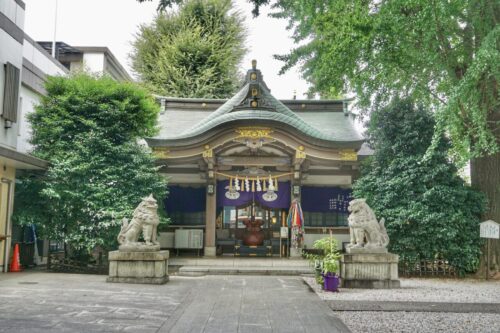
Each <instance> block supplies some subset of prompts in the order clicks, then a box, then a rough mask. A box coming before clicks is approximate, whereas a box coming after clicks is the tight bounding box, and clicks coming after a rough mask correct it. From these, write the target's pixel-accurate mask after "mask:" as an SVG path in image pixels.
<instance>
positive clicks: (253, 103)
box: [250, 101, 258, 108]
mask: <svg viewBox="0 0 500 333" xmlns="http://www.w3.org/2000/svg"><path fill="white" fill-rule="evenodd" d="M250 105H251V106H252V107H253V108H256V107H257V105H258V104H257V101H252V102H251V103H250Z"/></svg>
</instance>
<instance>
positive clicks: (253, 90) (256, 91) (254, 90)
mask: <svg viewBox="0 0 500 333" xmlns="http://www.w3.org/2000/svg"><path fill="white" fill-rule="evenodd" d="M258 94H259V91H258V90H257V89H256V88H252V96H257V95H258Z"/></svg>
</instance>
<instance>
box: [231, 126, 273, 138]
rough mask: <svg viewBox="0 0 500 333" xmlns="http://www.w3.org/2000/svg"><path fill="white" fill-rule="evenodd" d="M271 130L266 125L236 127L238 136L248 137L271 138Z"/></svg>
mask: <svg viewBox="0 0 500 333" xmlns="http://www.w3.org/2000/svg"><path fill="white" fill-rule="evenodd" d="M272 132H273V130H272V129H270V128H266V127H240V128H237V129H236V133H238V137H240V138H250V139H261V138H272V136H271V133H272Z"/></svg>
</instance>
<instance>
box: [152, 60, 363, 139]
mask: <svg viewBox="0 0 500 333" xmlns="http://www.w3.org/2000/svg"><path fill="white" fill-rule="evenodd" d="M252 65H253V68H252V69H250V70H249V71H248V72H247V75H246V82H245V84H244V85H243V87H242V88H241V89H240V90H239V91H238V92H237V93H236V94H235V95H234V96H233V97H232V98H230V99H229V100H227V101H226V102H225V103H224V104H222V105H221V106H220V107H218V108H217V109H216V110H215V111H213V112H212V113H210V114H208V115H207V113H206V112H202V113H199V114H201V116H203V117H200V118H199V119H196V120H195V121H197V122H196V123H195V125H193V126H189V127H187V128H184V129H183V130H181V131H177V132H176V133H173V135H168V134H167V133H165V134H167V135H165V134H163V135H161V137H156V138H154V141H164V143H165V144H168V142H169V141H170V142H172V141H175V142H176V143H179V141H183V140H187V139H190V140H189V141H192V139H194V138H196V137H197V136H200V135H202V134H204V133H207V132H208V131H210V130H212V129H215V128H216V127H219V126H221V125H224V124H230V123H236V122H238V123H241V122H245V121H246V122H247V123H248V124H250V125H251V123H252V121H256V122H258V123H266V122H269V123H270V124H277V123H278V124H282V125H283V127H288V128H291V129H292V130H296V131H299V132H300V133H302V134H304V135H306V136H309V137H311V138H314V139H319V140H322V141H329V142H332V143H333V142H339V143H346V142H361V141H363V137H362V136H361V135H359V133H358V132H357V131H356V129H355V128H354V124H353V123H352V120H351V119H350V117H349V116H348V114H347V113H344V112H313V113H314V116H313V113H310V114H307V113H306V112H300V113H301V114H303V115H304V116H305V117H306V118H308V119H309V121H306V120H305V119H304V118H303V117H301V116H299V115H298V114H297V113H296V112H294V111H292V110H290V109H289V108H288V107H287V106H286V105H285V104H283V103H282V102H281V101H279V100H278V99H276V98H275V97H274V96H273V95H272V94H271V92H270V91H269V88H268V87H267V85H266V84H265V82H264V81H263V78H262V74H261V72H260V70H258V69H256V66H255V63H253V64H252ZM165 113H166V114H167V116H166V117H164V118H161V119H160V120H161V121H168V111H167V112H165ZM190 115H193V114H190V113H186V115H185V116H190ZM177 116H180V113H179V112H178V113H177ZM165 118H166V119H165ZM191 120H194V119H191ZM160 125H161V124H160ZM162 132H163V131H162Z"/></svg>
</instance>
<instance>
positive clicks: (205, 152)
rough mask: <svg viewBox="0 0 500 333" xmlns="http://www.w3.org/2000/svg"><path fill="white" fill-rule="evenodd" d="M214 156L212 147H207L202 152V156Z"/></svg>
mask: <svg viewBox="0 0 500 333" xmlns="http://www.w3.org/2000/svg"><path fill="white" fill-rule="evenodd" d="M213 156H214V151H213V149H207V150H205V151H204V152H203V158H212V157H213Z"/></svg>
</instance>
